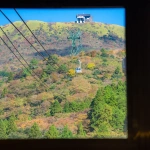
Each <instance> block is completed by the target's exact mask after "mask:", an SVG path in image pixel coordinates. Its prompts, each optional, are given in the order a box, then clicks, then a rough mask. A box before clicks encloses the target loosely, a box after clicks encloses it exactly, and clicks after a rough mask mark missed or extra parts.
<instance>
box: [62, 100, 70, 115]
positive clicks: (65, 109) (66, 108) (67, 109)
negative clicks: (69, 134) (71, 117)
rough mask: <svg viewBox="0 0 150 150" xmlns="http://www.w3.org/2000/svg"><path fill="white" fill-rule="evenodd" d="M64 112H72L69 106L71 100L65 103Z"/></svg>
mask: <svg viewBox="0 0 150 150" xmlns="http://www.w3.org/2000/svg"><path fill="white" fill-rule="evenodd" d="M63 111H64V112H66V113H67V112H70V107H69V102H66V103H65V105H64V110H63Z"/></svg>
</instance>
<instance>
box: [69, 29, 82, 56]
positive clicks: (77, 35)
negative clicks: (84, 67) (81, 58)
mask: <svg viewBox="0 0 150 150" xmlns="http://www.w3.org/2000/svg"><path fill="white" fill-rule="evenodd" d="M68 33H69V36H68V37H67V39H68V40H71V41H72V49H71V55H72V56H73V55H77V54H78V52H79V50H80V49H81V34H82V33H81V31H80V30H78V31H75V30H74V31H73V30H72V31H68ZM77 40H79V46H77V45H76V41H77Z"/></svg>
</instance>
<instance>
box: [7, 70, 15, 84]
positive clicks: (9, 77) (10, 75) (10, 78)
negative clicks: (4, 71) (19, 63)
mask: <svg viewBox="0 0 150 150" xmlns="http://www.w3.org/2000/svg"><path fill="white" fill-rule="evenodd" d="M13 78H14V75H13V73H12V72H10V73H9V75H8V79H7V82H10V81H11V80H13Z"/></svg>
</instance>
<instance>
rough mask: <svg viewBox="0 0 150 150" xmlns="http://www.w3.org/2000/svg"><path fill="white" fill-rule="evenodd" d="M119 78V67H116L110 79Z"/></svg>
mask: <svg viewBox="0 0 150 150" xmlns="http://www.w3.org/2000/svg"><path fill="white" fill-rule="evenodd" d="M120 77H121V72H120V69H119V67H117V68H116V69H115V71H114V72H113V74H112V78H120Z"/></svg>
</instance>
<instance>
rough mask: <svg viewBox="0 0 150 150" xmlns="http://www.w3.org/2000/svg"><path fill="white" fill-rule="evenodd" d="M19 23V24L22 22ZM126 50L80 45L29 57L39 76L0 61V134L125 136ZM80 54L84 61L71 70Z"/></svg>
mask: <svg viewBox="0 0 150 150" xmlns="http://www.w3.org/2000/svg"><path fill="white" fill-rule="evenodd" d="M58 25H59V24H58ZM61 25H62V24H61ZM18 26H19V27H20V28H22V30H23V27H22V26H23V25H22V24H21V23H18ZM43 26H44V25H43ZM52 26H53V25H52ZM68 26H69V24H68ZM87 26H88V25H87ZM8 27H10V26H8ZM110 27H111V26H110ZM5 28H6V29H5V30H7V27H5ZM33 28H36V25H33ZM58 28H59V27H58ZM46 29H47V28H46ZM46 29H45V28H44V29H41V30H46ZM114 29H115V27H114ZM32 30H33V29H32ZM84 30H88V29H84ZM93 30H96V29H93ZM114 31H115V30H114ZM9 32H11V28H10V29H9ZM87 32H88V31H87ZM116 32H118V34H120V35H118V36H121V35H123V34H122V33H121V31H119V30H118V31H116ZM12 33H13V31H12ZM24 33H26V35H27V36H28V34H29V33H27V32H24ZM43 33H44V32H43ZM50 34H51V32H48V34H47V37H50ZM54 34H55V33H54ZM58 34H59V33H58ZM98 34H99V36H100V34H101V33H100V32H99V33H98ZM40 36H41V37H42V34H40ZM12 38H17V37H13V36H12ZM122 38H123V37H122ZM14 40H15V39H14ZM43 41H44V36H43ZM45 41H46V40H45ZM24 44H25V43H24ZM44 45H46V44H44ZM1 46H3V45H2V42H1ZM47 46H48V45H47ZM49 47H50V45H49ZM1 48H2V47H1ZM25 48H27V47H25ZM25 48H24V49H25ZM5 50H6V49H5ZM2 51H4V50H2ZM27 52H29V50H28V51H26V52H25V51H24V53H27ZM29 53H30V52H29ZM124 56H125V51H124V50H118V51H117V50H106V49H105V48H101V49H100V48H99V49H97V50H95V49H91V50H88V51H86V50H81V52H80V53H79V54H78V55H77V56H69V55H65V56H61V55H58V54H53V55H51V57H49V58H47V60H46V61H43V60H40V59H39V58H32V59H31V60H30V61H29V63H30V66H29V67H28V70H30V71H31V72H32V71H34V72H35V73H36V75H37V76H38V77H39V78H40V81H41V82H40V81H39V82H38V81H37V80H35V78H34V77H35V76H34V75H33V74H32V75H31V73H30V72H29V71H28V70H27V69H24V68H23V67H21V65H17V66H15V67H16V68H17V71H12V70H11V69H9V67H7V66H9V63H6V64H7V65H5V67H4V64H3V69H1V70H0V77H1V79H0V138H2V139H7V138H13V139H16V138H18V139H24V138H126V137H127V128H126V125H127V118H126V117H127V115H126V110H127V109H126V78H125V76H124V74H123V73H122V66H121V64H122V58H123V57H124ZM4 57H5V56H4ZM78 59H80V60H81V62H82V73H80V74H77V73H76V72H75V68H76V67H77V66H78V61H77V60H78ZM52 60H53V61H52ZM11 61H12V60H11ZM12 62H13V61H12ZM16 63H17V64H19V62H17V60H16ZM14 64H15V62H14Z"/></svg>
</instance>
